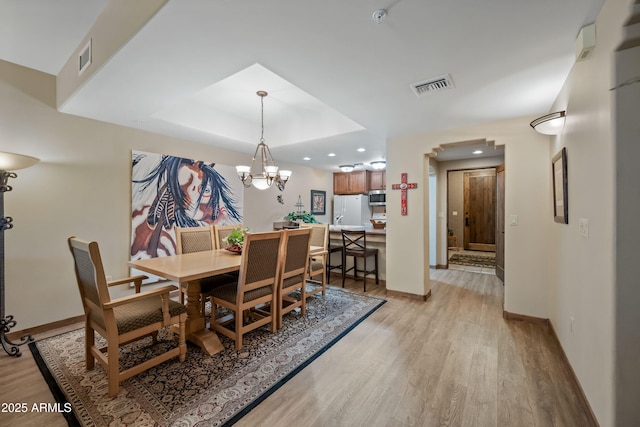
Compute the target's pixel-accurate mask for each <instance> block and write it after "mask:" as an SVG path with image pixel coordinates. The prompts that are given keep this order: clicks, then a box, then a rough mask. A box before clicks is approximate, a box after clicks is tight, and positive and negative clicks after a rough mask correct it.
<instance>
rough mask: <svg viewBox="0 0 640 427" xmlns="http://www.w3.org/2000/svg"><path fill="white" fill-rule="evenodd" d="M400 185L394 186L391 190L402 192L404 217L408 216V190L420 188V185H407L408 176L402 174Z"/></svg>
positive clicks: (401, 201)
mask: <svg viewBox="0 0 640 427" xmlns="http://www.w3.org/2000/svg"><path fill="white" fill-rule="evenodd" d="M400 177H401V179H400V184H393V185H392V186H391V188H392V189H393V190H400V191H401V193H400V211H401V214H402V215H406V214H407V189H409V188H418V184H416V183H415V182H414V183H411V184H407V174H406V173H403V174H400Z"/></svg>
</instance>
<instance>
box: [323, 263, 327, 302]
mask: <svg viewBox="0 0 640 427" xmlns="http://www.w3.org/2000/svg"><path fill="white" fill-rule="evenodd" d="M325 261H326V258H325ZM325 264H326V262H325ZM325 266H326V265H325ZM327 280H328V278H327V269H326V268H325V269H324V270H322V296H325V295H326V294H327Z"/></svg>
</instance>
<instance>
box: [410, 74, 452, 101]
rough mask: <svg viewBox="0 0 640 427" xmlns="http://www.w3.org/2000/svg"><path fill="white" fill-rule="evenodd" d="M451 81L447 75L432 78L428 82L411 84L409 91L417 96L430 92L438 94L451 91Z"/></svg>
mask: <svg viewBox="0 0 640 427" xmlns="http://www.w3.org/2000/svg"><path fill="white" fill-rule="evenodd" d="M453 88H454V85H453V80H451V76H450V75H449V74H445V75H444V76H439V77H434V78H432V79H429V80H424V81H421V82H418V83H413V84H412V85H411V89H412V90H413V92H414V93H415V94H416V95H417V96H423V95H426V94H428V93H432V92H439V91H441V90H446V89H453Z"/></svg>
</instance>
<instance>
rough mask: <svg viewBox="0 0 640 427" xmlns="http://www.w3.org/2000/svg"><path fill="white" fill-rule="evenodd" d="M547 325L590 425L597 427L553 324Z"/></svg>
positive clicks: (593, 414) (591, 410) (596, 420)
mask: <svg viewBox="0 0 640 427" xmlns="http://www.w3.org/2000/svg"><path fill="white" fill-rule="evenodd" d="M548 323H549V330H550V331H551V336H552V337H553V339H554V340H555V341H556V343H557V344H558V347H560V356H561V357H562V362H563V363H564V364H565V365H566V366H567V368H569V376H570V377H571V382H573V385H574V387H575V389H576V390H578V394H579V396H578V398H579V399H582V402H583V403H584V405H585V406H586V408H587V409H588V410H589V412H588V414H587V416H588V417H589V419H590V420H591V422H592V424H593V425H594V426H598V427H599V426H600V423H598V419H597V418H596V414H595V413H594V412H593V409H592V408H591V405H590V404H589V400H588V399H587V395H586V394H584V390H583V389H582V385H580V381H579V380H578V376H577V375H576V373H575V371H574V370H573V366H571V363H569V358H568V357H567V353H565V352H564V348H563V347H562V344H561V343H560V340H559V339H558V335H557V334H556V330H555V329H554V328H553V324H552V323H551V322H548Z"/></svg>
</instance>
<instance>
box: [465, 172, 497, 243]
mask: <svg viewBox="0 0 640 427" xmlns="http://www.w3.org/2000/svg"><path fill="white" fill-rule="evenodd" d="M471 176H479V177H488V176H492V177H493V181H494V182H493V192H494V195H493V201H494V203H493V218H492V220H493V221H494V223H493V225H494V226H493V227H491V230H490V233H491V235H492V237H493V240H494V243H477V242H471V241H470V227H471V226H470V225H469V224H468V222H467V219H468V217H469V209H468V206H469V204H470V203H471V202H470V200H469V188H468V186H467V184H468V182H467V180H468V178H470V177H471ZM496 179H497V167H495V166H491V167H486V168H482V169H474V170H471V171H467V172H463V205H464V221H465V224H464V229H463V230H464V235H463V245H462V247H463V248H464V249H465V250H475V251H487V252H495V250H496V244H495V220H496V217H497V210H496V205H495V201H496V191H497V188H496ZM483 206H484V205H483Z"/></svg>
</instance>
